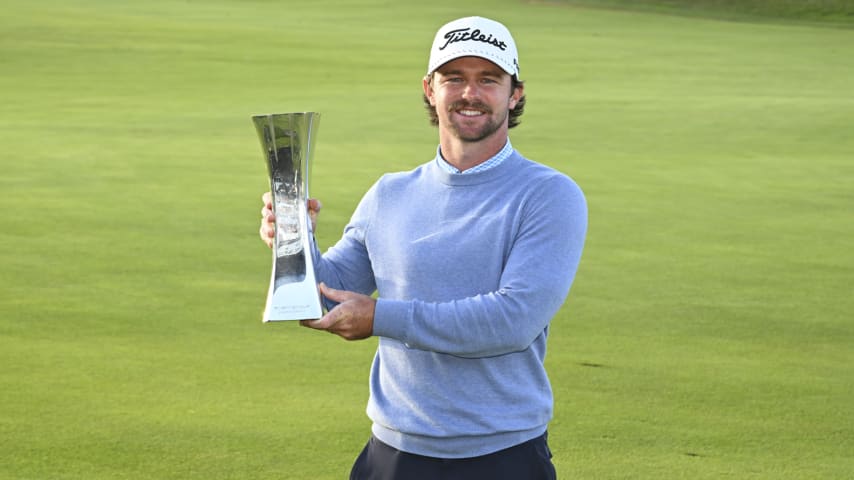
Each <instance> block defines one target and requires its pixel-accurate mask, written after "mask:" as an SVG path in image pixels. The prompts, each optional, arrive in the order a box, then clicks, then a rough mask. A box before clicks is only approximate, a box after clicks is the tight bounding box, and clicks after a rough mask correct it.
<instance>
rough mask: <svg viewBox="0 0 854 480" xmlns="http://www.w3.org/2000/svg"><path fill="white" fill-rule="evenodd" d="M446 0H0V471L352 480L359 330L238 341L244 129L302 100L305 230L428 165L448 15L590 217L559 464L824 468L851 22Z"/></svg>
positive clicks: (364, 431) (832, 462)
mask: <svg viewBox="0 0 854 480" xmlns="http://www.w3.org/2000/svg"><path fill="white" fill-rule="evenodd" d="M457 3H458V2H451V1H443V2H438V3H436V2H433V3H431V4H430V5H422V6H413V5H409V4H406V3H404V2H399V3H395V2H380V1H374V2H360V3H359V4H358V5H353V4H351V3H345V2H269V1H260V0H259V1H255V2H228V1H224V0H221V1H212V2H187V1H184V2H181V1H175V0H159V1H154V2H145V3H138V4H137V3H118V2H106V1H99V0H84V1H80V2H73V3H71V2H60V1H55V0H54V1H52V0H46V1H42V2H25V1H22V0H11V1H10V2H6V4H4V14H3V16H0V72H2V75H0V92H2V93H0V96H2V104H3V108H2V109H0V148H2V152H3V155H2V157H0V166H2V174H1V175H0V192H2V195H0V212H2V214H0V270H2V274H0V456H2V461H0V479H2V480H6V479H72V478H74V479H78V478H86V479H152V478H164V479H166V478H171V479H195V478H198V479H202V478H204V479H219V478H222V479H225V478H241V479H253V478H259V479H260V478H269V477H278V478H294V479H338V478H344V477H346V472H347V471H348V470H349V467H350V464H351V462H352V460H353V458H354V457H355V455H356V454H357V453H358V450H359V448H361V446H362V445H363V443H364V441H365V440H366V439H367V436H368V434H369V422H368V420H367V418H366V417H365V415H364V406H365V401H366V397H367V372H368V368H369V364H370V361H371V358H372V355H373V350H374V347H375V341H374V340H368V341H364V342H357V343H346V342H344V341H342V340H340V339H337V338H335V337H333V336H330V335H321V334H318V333H317V332H313V331H308V330H307V329H301V328H298V327H297V326H296V325H293V324H287V325H262V324H261V322H260V315H261V309H262V307H263V302H264V295H265V293H266V288H267V282H268V275H269V268H270V264H269V252H268V251H267V249H266V248H265V247H263V246H262V244H261V243H260V241H259V240H257V235H256V233H255V232H256V231H257V227H258V223H257V222H258V217H259V211H260V206H261V205H260V201H259V197H260V193H261V191H262V190H263V189H264V188H265V184H266V171H265V167H264V165H263V159H262V156H261V151H260V147H259V145H258V142H257V139H256V138H255V133H254V130H253V127H252V125H251V122H250V120H249V116H250V115H251V114H254V113H264V112H284V111H301V110H315V111H320V112H322V114H323V119H322V121H321V124H320V129H319V136H318V141H317V154H316V157H315V170H314V173H313V175H314V176H313V183H312V189H313V193H314V195H315V196H317V197H319V198H321V199H322V200H323V202H324V205H325V208H324V211H323V214H322V218H321V228H320V230H319V232H318V236H319V241H320V243H321V244H322V245H324V246H328V245H330V244H331V243H332V242H334V241H335V239H337V237H338V236H339V234H340V231H341V229H342V228H343V225H344V223H345V222H346V220H347V218H348V217H349V215H350V213H351V212H352V209H353V208H354V206H355V203H356V202H357V201H358V199H359V197H360V195H361V194H362V193H363V192H364V190H365V189H366V188H367V187H368V186H369V185H370V184H371V183H372V182H373V181H374V180H375V179H376V178H377V177H378V176H379V175H380V174H381V173H383V172H385V171H389V170H402V169H407V168H411V167H412V166H414V165H416V164H419V163H421V162H423V161H425V160H427V159H429V158H430V157H431V156H432V152H433V151H434V149H435V143H436V132H435V130H434V129H433V128H431V127H430V126H429V125H428V122H427V120H426V115H425V113H424V112H423V110H422V107H421V104H420V101H421V100H420V76H421V75H422V74H423V70H424V69H425V68H426V67H425V66H426V56H427V50H428V47H429V42H430V40H431V39H432V35H433V32H434V31H435V29H436V28H437V27H438V26H439V25H440V24H441V23H443V22H444V21H446V20H448V19H451V18H454V17H456V16H462V15H468V14H472V13H482V14H484V15H487V16H494V17H496V18H498V19H500V20H503V21H505V22H506V23H507V24H508V25H509V26H510V28H511V30H513V31H514V33H515V36H516V38H517V41H518V43H519V48H520V54H521V64H522V73H523V78H525V80H526V81H527V85H526V87H527V92H528V108H527V112H526V114H525V116H524V117H523V123H522V125H521V126H520V127H519V128H518V129H516V130H514V131H513V132H512V139H513V143H514V146H516V147H517V148H519V149H520V150H521V151H522V152H523V153H524V154H526V155H527V156H529V157H531V158H533V159H537V160H539V161H541V162H543V163H547V164H549V165H552V166H554V167H556V168H558V169H560V170H563V171H565V172H567V173H570V174H571V175H572V176H573V177H574V178H575V179H576V180H577V181H578V182H579V183H580V184H581V185H582V187H583V188H584V190H585V192H586V194H587V197H588V202H589V205H590V231H589V236H588V243H587V247H586V250H585V254H584V258H583V261H582V265H581V269H580V271H579V273H578V277H577V281H576V283H575V285H574V287H573V291H572V295H571V299H570V301H569V302H568V304H567V306H566V307H565V308H564V309H563V310H562V312H561V313H560V314H559V315H558V317H557V318H556V319H555V321H554V323H553V328H552V334H551V337H550V350H549V357H548V361H547V362H548V367H549V372H550V375H551V377H552V381H553V384H554V388H555V393H556V417H555V420H554V422H553V424H552V426H551V437H550V442H551V444H552V447H553V450H554V452H555V463H556V465H557V467H558V472H559V474H560V475H561V477H562V478H584V479H597V480H598V479H625V478H633V479H634V478H637V479H659V478H691V479H699V478H708V479H717V478H738V479H745V478H749V479H793V480H794V479H798V480H800V479H806V478H817V479H829V478H832V479H837V478H838V479H842V478H848V477H849V476H850V472H852V471H854V459H852V456H851V454H850V452H851V451H854V408H852V406H851V399H852V398H854V374H852V373H851V365H852V363H854V348H852V347H854V325H852V322H851V312H852V311H854V298H853V297H852V295H851V286H852V283H853V282H854V223H852V221H851V220H852V218H854V217H852V214H854V189H852V184H854V164H852V162H851V159H852V158H854V134H852V133H851V132H852V129H851V126H852V125H854V97H852V95H851V92H852V91H854V61H852V59H854V31H851V30H850V29H847V28H823V27H819V26H816V25H814V23H815V21H816V18H817V17H816V16H815V15H809V14H807V15H805V16H804V17H803V18H805V19H806V20H807V22H808V24H807V23H802V24H797V23H796V22H787V23H780V22H776V21H764V20H763V21H762V22H757V23H751V22H748V21H744V20H749V19H750V18H753V17H752V15H753V14H752V13H750V12H748V13H750V15H751V16H750V17H749V18H748V17H739V19H740V20H741V21H739V22H722V21H720V18H721V16H720V15H712V18H708V19H707V18H703V17H702V16H699V15H696V14H692V15H689V16H674V15H670V14H669V13H671V12H672V10H669V11H667V12H664V13H668V14H665V15H663V14H659V13H655V12H646V13H644V12H638V11H634V10H621V9H614V8H609V9H597V8H576V7H574V6H569V5H567V4H560V3H559V2H511V1H499V2H495V1H490V2H487V1H476V2H471V3H469V4H467V6H466V7H460V6H457ZM573 3H575V2H573ZM663 3H672V2H656V4H659V5H660V4H663ZM718 3H720V2H718ZM753 4H755V5H759V4H762V5H765V6H766V7H767V6H768V5H771V4H770V2H753ZM828 4H829V3H828ZM744 5H746V4H744ZM778 5H779V6H780V11H781V12H783V14H782V15H770V14H769V15H770V16H765V17H763V18H768V19H770V20H776V19H779V18H781V17H784V18H790V19H791V18H792V16H791V15H790V14H789V13H786V12H789V11H791V10H790V9H789V7H787V6H786V5H791V4H789V3H786V4H783V3H780V4H778ZM838 5H839V8H838V9H837V10H836V12H837V13H836V14H833V15H829V16H830V17H835V18H837V19H838V18H849V16H850V11H851V10H850V7H849V6H847V4H844V3H838ZM653 6H654V5H653ZM611 7H613V5H611ZM718 11H720V10H718ZM765 14H768V12H765ZM822 21H824V20H822ZM826 23H828V24H833V25H835V24H837V23H839V22H837V21H835V20H834V21H828V22H826Z"/></svg>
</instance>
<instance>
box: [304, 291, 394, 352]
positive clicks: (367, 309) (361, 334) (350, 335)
mask: <svg viewBox="0 0 854 480" xmlns="http://www.w3.org/2000/svg"><path fill="white" fill-rule="evenodd" d="M320 293H321V294H323V296H324V297H326V298H328V299H330V300H332V301H333V302H337V303H338V305H336V306H335V308H333V309H332V310H330V311H329V312H327V313H326V315H324V316H323V318H321V319H320V320H303V321H301V322H300V324H301V325H302V326H304V327H309V328H314V329H317V330H326V331H327V332H330V333H334V334H336V335H338V336H340V337H342V338H344V339H345V340H362V339H364V338H368V337H370V336H371V335H372V334H373V330H374V310H375V309H376V305H377V301H376V300H375V299H374V298H372V297H370V296H368V295H362V294H360V293H355V292H350V291H347V290H336V289H334V288H330V287H327V286H326V284H323V283H321V284H320Z"/></svg>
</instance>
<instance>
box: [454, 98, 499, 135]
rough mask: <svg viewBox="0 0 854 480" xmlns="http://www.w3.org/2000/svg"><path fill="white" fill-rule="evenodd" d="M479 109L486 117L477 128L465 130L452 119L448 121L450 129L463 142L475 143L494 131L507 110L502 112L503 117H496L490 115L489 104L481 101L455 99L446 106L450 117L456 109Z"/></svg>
mask: <svg viewBox="0 0 854 480" xmlns="http://www.w3.org/2000/svg"><path fill="white" fill-rule="evenodd" d="M465 109H471V110H479V111H481V112H483V113H484V116H486V117H487V121H486V122H485V123H484V124H483V125H482V126H481V127H480V128H478V129H477V130H474V131H469V130H465V129H464V126H463V125H460V124H458V123H456V122H453V121H450V120H449V121H448V125H449V127H450V129H451V131H452V132H453V133H454V135H456V137H457V138H459V139H460V140H462V141H464V142H470V143H475V142H479V141H481V140H483V139H485V138H487V137H489V136H490V135H492V134H493V133H495V132H496V131H497V130H498V129H499V128H501V126H502V125H503V124H504V121H505V120H506V119H507V115H508V112H504V118H501V119H497V118H494V117H493V116H492V113H493V112H492V108H490V107H489V105H486V104H485V103H481V102H469V101H466V100H457V101H456V102H454V103H452V104H451V105H450V106H448V115H449V118H450V114H451V113H453V112H454V111H457V110H465Z"/></svg>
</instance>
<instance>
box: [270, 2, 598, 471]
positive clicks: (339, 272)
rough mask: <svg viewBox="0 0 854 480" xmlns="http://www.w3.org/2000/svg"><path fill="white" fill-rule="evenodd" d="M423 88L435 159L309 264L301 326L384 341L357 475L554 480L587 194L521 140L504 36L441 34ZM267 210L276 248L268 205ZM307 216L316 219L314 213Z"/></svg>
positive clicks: (475, 26)
mask: <svg viewBox="0 0 854 480" xmlns="http://www.w3.org/2000/svg"><path fill="white" fill-rule="evenodd" d="M423 89H424V99H425V104H426V106H427V108H428V111H429V112H430V116H431V121H432V122H433V124H434V125H437V126H438V129H439V148H438V151H437V154H436V156H435V158H434V159H433V160H431V161H430V162H428V163H425V164H423V165H421V166H419V167H417V168H416V169H414V170H412V171H410V172H401V173H392V174H387V175H385V176H383V177H382V178H381V179H380V180H379V181H378V182H377V183H375V184H374V185H373V186H372V187H371V189H370V190H369V191H368V192H367V193H366V194H365V196H364V197H363V198H362V200H361V202H360V203H359V206H358V207H357V209H356V211H355V213H354V214H353V216H352V218H351V220H350V222H349V224H348V225H347V227H346V228H345V230H344V234H343V236H342V238H341V239H340V240H339V241H338V242H337V243H336V244H335V245H334V246H333V247H332V248H330V249H329V250H328V251H327V252H326V253H325V254H323V255H321V254H320V253H319V250H317V248H316V246H315V247H314V248H313V252H312V254H313V256H314V259H315V266H316V267H315V268H316V271H317V276H318V279H319V280H318V281H320V282H321V285H320V291H321V293H322V294H323V297H324V302H325V305H326V306H327V308H328V313H327V314H326V315H325V316H324V317H323V318H321V319H320V320H316V321H306V322H303V325H304V326H306V327H310V328H315V329H319V330H327V331H329V332H332V333H335V334H338V335H340V336H341V337H343V338H345V339H348V340H355V339H362V338H366V337H369V336H377V337H379V344H378V349H377V353H376V356H375V357H374V362H373V365H372V368H371V375H370V399H369V403H368V408H367V413H368V416H369V417H370V418H371V420H372V421H373V427H372V432H373V435H372V437H371V439H370V441H369V442H368V444H367V445H366V447H365V449H364V450H363V451H362V453H361V455H360V456H359V458H358V459H357V460H356V463H355V465H354V466H353V469H352V472H351V478H352V479H406V480H413V479H416V480H417V479H422V478H423V479H465V480H471V479H490V480H496V479H514V480H519V479H525V480H530V479H547V478H555V470H554V466H553V465H552V463H551V453H550V452H549V449H548V445H547V442H546V435H547V434H546V428H547V424H548V422H549V420H550V419H551V416H552V408H553V399H552V390H551V387H550V385H549V380H548V377H547V375H546V371H545V369H544V366H543V361H544V358H545V353H546V337H547V335H548V326H549V322H550V320H551V318H552V317H553V316H554V314H555V313H556V312H557V311H558V309H559V308H560V306H561V305H562V303H563V302H564V300H565V299H566V296H567V294H568V293H569V288H570V285H571V283H572V280H573V278H574V276H575V272H576V270H577V267H578V263H579V260H580V257H581V250H582V246H583V244H584V237H585V233H586V229H587V207H586V203H585V200H584V196H583V194H582V192H581V190H580V189H579V188H578V186H577V185H576V184H575V183H574V182H573V181H572V180H571V179H570V178H569V177H567V176H565V175H563V174H561V173H559V172H557V171H555V170H553V169H551V168H548V167H545V166H543V165H540V164H537V163H534V162H532V161H530V160H527V159H525V158H524V157H522V156H521V154H519V152H517V151H516V150H514V149H513V147H512V146H511V144H510V141H509V138H508V129H509V128H511V127H513V126H515V125H516V124H518V122H519V119H518V117H519V115H521V113H522V109H523V108H524V102H525V97H524V84H523V83H522V81H521V80H520V79H519V62H518V58H517V53H516V45H515V42H514V41H513V38H512V37H511V35H510V32H509V31H508V30H507V29H506V28H505V27H504V25H502V24H500V23H498V22H495V21H492V20H488V19H485V18H480V17H469V18H462V19H458V20H455V21H453V22H450V23H448V24H447V25H444V26H443V27H441V28H440V29H439V31H438V33H437V34H436V37H435V40H434V42H433V47H432V50H431V54H430V60H429V65H428V70H427V75H426V76H425V77H424V79H423ZM264 203H265V206H264V209H263V211H262V215H263V219H262V225H261V232H260V233H261V237H262V239H264V241H265V242H267V243H268V245H270V244H272V238H273V235H274V232H273V221H274V220H275V218H274V217H273V214H272V207H271V200H270V195H269V194H265V195H264ZM309 209H310V213H311V215H312V220H313V221H316V216H317V213H318V211H319V210H320V204H319V202H317V200H310V201H309ZM375 291H376V292H377V293H378V298H376V299H374V298H372V297H371V296H370V295H371V294H372V293H373V292H375Z"/></svg>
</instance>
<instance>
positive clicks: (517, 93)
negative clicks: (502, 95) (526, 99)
mask: <svg viewBox="0 0 854 480" xmlns="http://www.w3.org/2000/svg"><path fill="white" fill-rule="evenodd" d="M524 95H525V87H524V85H522V84H519V85H518V86H516V88H514V89H513V92H512V93H511V94H510V102H509V107H510V110H513V109H514V108H516V104H517V103H519V99H520V98H522V96H524Z"/></svg>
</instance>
